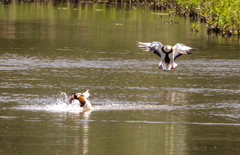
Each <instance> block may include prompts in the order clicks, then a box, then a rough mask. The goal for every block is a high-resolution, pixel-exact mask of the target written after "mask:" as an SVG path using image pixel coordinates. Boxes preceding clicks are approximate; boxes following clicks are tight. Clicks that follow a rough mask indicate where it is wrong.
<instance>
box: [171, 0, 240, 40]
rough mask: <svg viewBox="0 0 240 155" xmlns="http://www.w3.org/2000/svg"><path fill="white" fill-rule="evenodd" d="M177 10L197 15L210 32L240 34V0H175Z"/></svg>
mask: <svg viewBox="0 0 240 155" xmlns="http://www.w3.org/2000/svg"><path fill="white" fill-rule="evenodd" d="M175 1H176V5H177V7H179V8H178V9H177V11H179V10H180V12H178V13H179V14H180V15H181V14H184V15H186V14H188V15H189V16H195V17H197V18H199V19H201V20H203V21H205V22H206V23H207V25H208V32H216V33H222V35H223V36H232V35H240V9H239V8H240V0H208V1H206V0H189V1H184V0H175Z"/></svg>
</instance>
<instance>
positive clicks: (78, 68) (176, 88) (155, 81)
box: [0, 3, 240, 155]
mask: <svg viewBox="0 0 240 155" xmlns="http://www.w3.org/2000/svg"><path fill="white" fill-rule="evenodd" d="M0 12H1V14H0V90H1V95H0V107H1V110H0V111H1V114H0V139H1V145H0V152H1V153H3V154H131V155H132V154H214V155H215V154H224V155H226V154H239V153H240V121H239V120H240V103H239V98H240V95H239V94H240V69H239V68H240V63H239V62H240V52H239V40H238V39H237V38H221V37H219V36H215V35H207V34H206V28H205V25H204V24H200V27H201V30H200V32H199V33H191V22H193V21H192V20H191V19H188V18H180V17H176V16H168V15H166V12H164V14H163V13H161V12H156V11H153V10H148V9H145V8H142V7H127V6H122V7H119V6H109V5H102V4H101V5H100V4H87V5H79V6H73V5H71V4H66V5H65V4H59V5H53V4H39V3H33V4H21V3H20V4H16V3H12V4H8V5H4V4H0ZM172 21H174V22H172ZM155 40H157V41H161V42H162V43H163V44H170V45H174V44H175V43H184V44H186V45H189V46H192V47H195V48H197V49H198V51H197V52H196V53H194V54H192V55H184V56H181V57H180V58H178V59H177V60H176V61H177V63H178V66H177V68H176V70H174V71H162V70H158V69H157V67H158V63H159V61H160V60H159V58H158V57H157V56H156V55H154V54H152V53H147V52H143V51H141V50H140V49H138V47H137V46H136V44H135V42H136V41H146V42H148V41H149V42H150V41H155ZM87 89H89V90H90V93H91V99H90V101H91V103H92V104H93V110H92V111H89V112H82V109H81V108H80V107H78V106H76V105H68V104H67V103H68V98H69V96H70V94H71V92H84V91H85V90H87Z"/></svg>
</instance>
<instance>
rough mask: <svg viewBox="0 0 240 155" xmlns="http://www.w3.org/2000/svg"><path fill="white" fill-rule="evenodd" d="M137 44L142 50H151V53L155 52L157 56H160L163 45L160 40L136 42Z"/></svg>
mask: <svg viewBox="0 0 240 155" xmlns="http://www.w3.org/2000/svg"><path fill="white" fill-rule="evenodd" d="M137 46H138V47H139V48H141V49H142V50H143V51H146V52H148V51H152V52H153V53H155V54H157V55H158V56H159V57H161V53H160V51H161V48H162V47H163V45H162V43H160V42H155V41H154V42H150V43H144V42H138V41H137Z"/></svg>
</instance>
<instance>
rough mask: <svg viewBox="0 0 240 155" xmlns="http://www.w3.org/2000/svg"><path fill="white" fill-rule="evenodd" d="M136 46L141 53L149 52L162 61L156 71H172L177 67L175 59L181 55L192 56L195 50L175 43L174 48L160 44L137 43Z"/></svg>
mask: <svg viewBox="0 0 240 155" xmlns="http://www.w3.org/2000/svg"><path fill="white" fill-rule="evenodd" d="M137 46H138V47H140V48H141V49H142V50H143V51H147V52H148V51H151V52H153V53H155V54H157V55H158V56H159V57H160V58H161V60H162V61H160V63H159V67H158V69H163V70H174V69H175V68H176V67H177V64H176V63H175V59H177V58H178V57H179V56H181V55H183V54H188V55H189V54H192V52H194V51H196V49H195V48H192V47H188V46H186V45H184V44H180V43H177V44H176V45H175V46H173V47H172V46H170V45H163V44H162V43H160V42H155V41H154V42H150V43H143V42H138V41H137Z"/></svg>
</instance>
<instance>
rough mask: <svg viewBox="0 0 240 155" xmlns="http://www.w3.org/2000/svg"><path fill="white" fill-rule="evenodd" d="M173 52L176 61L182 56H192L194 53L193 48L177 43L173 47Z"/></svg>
mask: <svg viewBox="0 0 240 155" xmlns="http://www.w3.org/2000/svg"><path fill="white" fill-rule="evenodd" d="M173 50H174V59H177V58H178V57H180V56H181V55H183V54H187V55H189V54H192V53H193V52H194V51H196V49H195V48H192V47H189V46H186V45H184V44H180V43H177V44H176V45H175V46H173Z"/></svg>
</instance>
